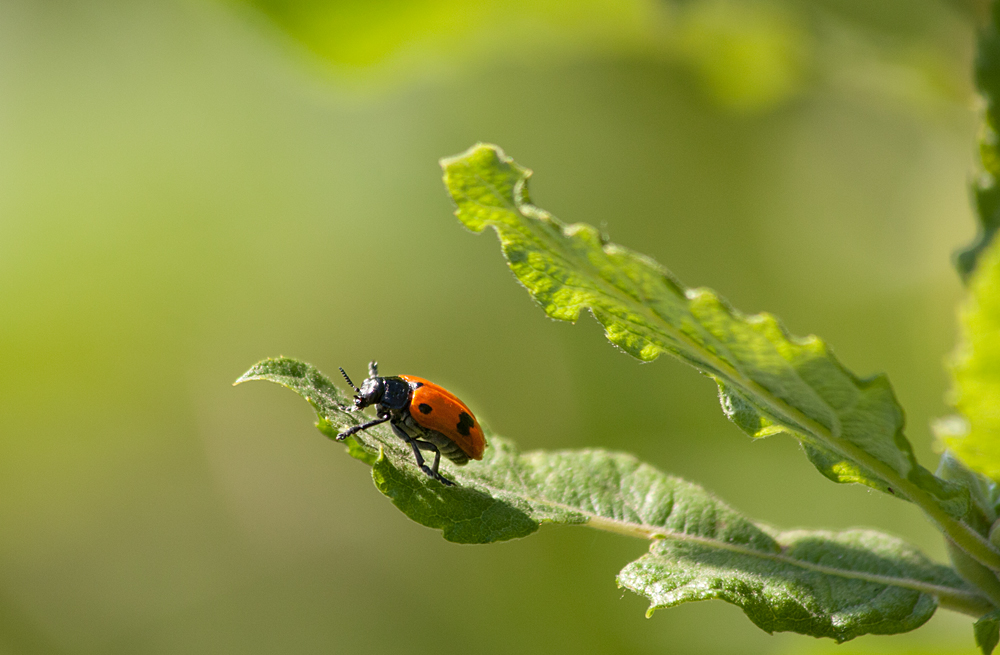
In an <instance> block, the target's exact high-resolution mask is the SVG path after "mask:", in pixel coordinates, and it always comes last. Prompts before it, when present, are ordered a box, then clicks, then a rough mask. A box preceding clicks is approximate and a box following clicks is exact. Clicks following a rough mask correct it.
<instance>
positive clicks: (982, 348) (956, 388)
mask: <svg viewBox="0 0 1000 655" xmlns="http://www.w3.org/2000/svg"><path fill="white" fill-rule="evenodd" d="M959 322H960V337H959V345H958V348H957V352H956V354H955V355H954V357H953V362H952V366H951V372H952V375H953V378H954V379H953V385H952V390H951V394H950V397H951V401H952V403H953V404H954V406H955V408H956V409H957V410H958V411H959V412H961V414H962V417H964V421H961V420H959V421H956V420H951V421H948V422H947V423H946V424H941V423H939V424H938V428H939V429H938V430H937V432H938V435H939V437H940V438H942V440H943V441H944V443H945V445H946V446H947V447H948V448H951V449H952V450H953V451H954V452H955V454H956V455H957V456H958V457H959V458H960V459H961V460H962V461H963V462H964V463H965V464H966V465H967V466H968V467H969V468H971V469H972V470H974V471H978V472H980V473H982V474H983V475H986V476H987V477H989V478H992V479H993V480H1000V411H998V409H997V408H998V407H1000V245H998V244H994V245H993V246H991V247H990V248H989V249H988V250H987V251H986V252H984V253H983V255H982V257H981V261H980V264H979V267H978V269H977V270H976V271H975V273H974V274H973V275H972V278H971V279H970V282H969V295H968V298H967V300H966V302H965V304H964V305H963V307H962V309H961V312H960V320H959ZM942 426H943V427H942Z"/></svg>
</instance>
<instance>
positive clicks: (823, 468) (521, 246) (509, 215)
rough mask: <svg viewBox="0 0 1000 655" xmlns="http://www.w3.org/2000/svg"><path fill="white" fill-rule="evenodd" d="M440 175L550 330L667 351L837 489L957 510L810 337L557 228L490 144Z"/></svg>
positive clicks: (892, 419)
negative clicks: (591, 329) (586, 314)
mask: <svg viewBox="0 0 1000 655" xmlns="http://www.w3.org/2000/svg"><path fill="white" fill-rule="evenodd" d="M441 166H442V168H443V169H444V179H445V185H446V186H447V188H448V191H449V192H450V193H451V196H452V199H453V200H454V202H455V204H456V205H457V207H458V209H457V211H456V215H457V216H458V218H459V219H460V220H461V221H462V222H463V223H464V224H465V225H466V227H468V228H469V229H470V230H472V231H474V232H481V231H482V230H483V229H485V228H486V227H493V228H494V229H495V230H496V232H497V235H498V236H499V238H500V243H501V245H502V248H503V253H504V256H505V257H506V258H507V262H508V264H509V266H510V268H511V270H512V271H513V272H514V274H515V275H516V276H517V278H518V280H520V282H521V283H522V284H523V285H524V286H525V288H526V289H527V290H528V292H529V293H530V294H531V295H532V297H534V299H535V300H536V301H537V302H538V303H539V304H540V305H541V306H542V308H543V309H544V310H545V312H546V313H547V314H548V315H549V316H551V317H552V318H556V319H560V320H565V321H575V320H576V319H577V318H579V315H580V312H581V310H584V309H589V310H590V311H591V312H592V313H593V315H594V317H595V318H596V319H597V320H598V321H600V323H601V324H602V325H603V326H604V329H605V334H606V336H607V337H608V339H609V340H610V341H611V342H612V343H613V344H615V345H616V346H618V347H620V348H621V349H622V350H624V351H625V352H627V353H628V354H630V355H632V356H633V357H636V358H638V359H641V360H643V361H650V360H653V359H656V358H657V357H658V356H659V355H661V354H663V353H667V354H670V355H673V356H675V357H677V358H679V359H681V360H682V361H685V362H687V363H688V364H691V365H692V366H694V367H696V368H697V369H698V370H700V371H701V372H702V373H704V374H706V375H708V376H709V377H711V378H712V379H714V380H715V382H716V383H717V384H718V386H719V395H720V399H721V402H722V407H723V410H724V411H725V413H726V415H727V416H728V417H729V418H730V420H732V421H733V422H734V423H736V425H738V426H739V427H740V428H741V429H742V430H743V431H745V432H746V433H747V434H749V435H750V436H752V437H765V436H770V435H772V434H776V433H779V432H784V433H787V434H790V435H792V436H794V437H795V438H797V439H799V440H800V441H801V442H802V444H803V446H804V448H805V451H806V454H807V455H808V457H809V459H810V461H812V463H813V464H814V465H815V466H816V468H818V469H819V470H820V472H821V473H823V475H825V476H826V477H828V478H830V479H831V480H833V481H835V482H858V483H861V484H865V485H868V486H870V487H873V488H875V489H879V490H881V491H884V492H887V493H891V494H894V495H896V496H899V497H902V498H906V499H908V500H912V501H914V502H917V503H918V504H919V505H921V507H923V508H924V509H925V511H927V512H928V513H929V514H931V515H932V516H933V517H934V518H935V520H937V521H938V522H939V523H947V522H948V521H949V519H950V518H961V517H962V516H964V515H965V514H966V512H967V511H968V508H969V497H968V491H967V490H966V489H964V488H963V487H962V486H961V485H960V484H954V483H949V482H946V481H944V480H941V479H939V478H937V477H935V476H934V475H933V474H932V473H931V472H930V471H928V470H927V469H925V468H923V467H922V466H920V465H919V464H918V463H917V461H916V459H915V457H914V455H913V450H912V447H911V446H910V443H909V441H907V439H906V437H905V436H904V434H903V422H904V421H903V410H902V408H901V407H900V406H899V404H898V403H897V402H896V399H895V396H894V395H893V392H892V388H891V387H890V386H889V382H888V380H887V379H886V378H885V377H884V376H876V377H872V378H868V379H859V378H858V377H857V376H855V375H854V374H853V373H851V372H850V371H848V370H847V369H846V368H844V367H843V366H842V365H841V364H840V362H838V361H837V359H836V358H835V357H834V356H833V353H832V352H831V351H830V349H829V348H828V347H827V346H826V344H825V343H823V342H822V341H821V340H820V339H818V338H817V337H815V336H810V337H806V338H799V337H793V336H790V335H788V333H787V332H786V331H785V329H784V327H783V326H782V325H781V324H780V323H779V322H778V320H777V319H775V318H774V317H773V316H771V315H769V314H756V315H753V316H746V315H744V314H741V313H740V312H738V311H736V310H735V309H733V308H732V307H730V306H729V304H728V303H727V302H726V301H725V300H723V299H722V298H720V297H719V296H718V295H716V294H715V292H713V291H711V290H709V289H689V288H687V287H685V286H684V285H683V284H681V282H680V281H678V280H677V279H676V278H675V277H674V276H673V275H672V274H671V273H670V272H669V271H667V270H666V269H664V268H663V267H661V266H660V265H659V264H657V263H656V262H655V261H653V260H652V259H650V258H648V257H646V256H644V255H640V254H638V253H635V252H632V251H630V250H628V249H626V248H623V247H622V246H619V245H616V244H613V243H610V242H608V240H607V239H606V237H604V236H603V235H602V234H601V233H600V232H599V231H598V230H596V229H595V228H593V227H591V226H589V225H585V224H582V223H577V224H573V225H564V224H563V223H561V222H560V221H559V220H557V219H556V218H554V217H553V216H551V215H550V214H549V213H548V212H546V211H544V210H542V209H539V208H538V207H536V206H534V205H532V204H531V201H530V198H529V195H528V187H527V182H528V178H529V177H530V175H531V172H530V171H529V170H527V169H525V168H523V167H521V166H519V165H518V164H516V163H515V162H514V161H513V160H512V159H510V158H509V157H507V156H506V155H504V153H503V151H501V150H500V149H499V148H498V147H496V146H492V145H482V144H481V145H478V146H475V147H473V148H471V149H470V150H468V151H467V152H465V153H463V154H461V155H457V156H455V157H452V158H449V159H444V160H442V162H441ZM953 527H954V526H953ZM955 529H956V530H958V531H962V530H964V528H962V527H961V526H957V527H955Z"/></svg>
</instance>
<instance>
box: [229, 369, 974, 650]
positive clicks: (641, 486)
mask: <svg viewBox="0 0 1000 655" xmlns="http://www.w3.org/2000/svg"><path fill="white" fill-rule="evenodd" d="M247 380H269V381H272V382H277V383H279V384H282V385H284V386H286V387H288V388H290V389H292V390H294V391H296V392H297V393H299V394H300V395H301V396H302V397H304V398H305V399H306V400H308V401H309V402H310V403H311V404H312V406H313V407H314V408H315V409H316V410H317V413H318V414H319V422H318V426H319V427H320V430H321V431H322V432H323V433H324V434H326V435H328V436H334V435H336V433H337V432H339V431H341V430H344V429H346V428H348V427H350V426H353V425H357V424H358V422H359V416H360V415H359V414H355V413H352V412H350V411H348V410H347V408H348V406H349V405H348V401H347V399H346V397H344V396H343V395H342V394H341V393H340V391H339V390H337V389H336V388H335V387H334V386H333V385H332V384H331V383H330V381H329V380H328V379H327V378H325V377H324V376H323V375H322V374H320V373H319V372H318V371H316V370H315V369H314V368H313V367H311V366H309V365H308V364H303V363H301V362H297V361H294V360H289V359H283V358H282V359H271V360H265V361H263V362H260V363H259V364H257V365H256V366H254V367H253V368H252V369H250V370H249V371H248V372H247V373H246V374H244V375H243V376H242V377H241V378H240V379H239V380H238V381H237V382H238V383H239V382H244V381H247ZM348 441H352V440H348ZM489 444H490V445H489V447H488V448H487V449H486V453H485V454H484V457H483V460H482V461H479V462H471V463H470V464H468V465H466V466H463V467H457V466H453V465H452V464H450V463H447V462H442V470H443V472H445V474H446V475H448V476H449V477H451V478H452V479H454V480H455V481H456V482H457V483H458V486H455V487H445V486H443V485H441V484H440V483H438V482H437V481H434V480H431V479H430V478H428V477H427V476H426V475H424V474H423V473H422V472H421V471H420V470H419V469H417V467H416V465H415V464H414V462H413V458H412V454H411V453H410V452H409V450H408V448H406V447H405V446H404V444H403V443H402V441H401V440H399V439H398V438H396V437H395V436H393V434H392V433H391V432H390V431H389V430H388V429H384V426H376V427H374V428H371V429H369V430H367V431H365V432H362V433H359V434H357V435H356V437H355V438H354V443H353V444H352V445H350V449H351V454H352V455H353V456H354V457H356V458H357V459H359V460H362V461H366V462H369V463H371V464H372V477H373V479H374V480H375V485H376V487H377V488H378V489H379V491H381V492H382V493H383V494H385V495H386V496H388V497H389V498H390V499H391V500H392V502H393V503H394V504H395V505H396V506H397V507H398V508H399V509H400V510H401V511H402V512H403V513H404V514H406V515H407V516H409V517H410V518H411V519H413V520H414V521H417V522H418V523H421V524H422V525H426V526H428V527H431V528H434V529H438V530H441V531H442V534H443V536H444V537H445V539H448V540H450V541H455V542H459V543H489V542H493V541H501V540H505V539H513V538H517V537H524V536H527V535H529V534H531V533H532V532H534V531H535V530H537V529H538V528H539V526H540V525H541V524H543V523H554V524H564V525H588V526H590V527H594V528H598V529H602V530H608V531H611V532H617V533H621V534H625V535H630V536H635V537H641V538H644V539H651V540H653V544H652V546H651V549H650V552H649V553H648V554H647V555H644V556H642V557H641V558H640V559H638V560H637V561H635V562H633V563H632V564H629V565H628V566H626V567H625V569H624V570H623V571H622V573H621V574H620V576H619V584H620V585H622V586H625V587H628V588H629V589H632V590H634V591H636V592H638V593H641V594H644V595H646V596H648V597H649V598H650V599H651V600H652V601H653V606H654V607H666V606H668V605H676V604H679V603H681V602H686V601H693V600H703V599H708V598H720V599H722V600H726V601H728V602H731V603H735V604H737V605H739V606H740V607H742V608H743V609H744V611H745V612H746V614H747V616H749V617H750V619H751V620H752V621H753V622H754V623H756V624H757V625H759V626H760V627H762V628H764V629H765V630H769V631H774V630H792V631H795V632H800V633H803V634H808V635H813V636H817V637H830V638H833V639H836V640H838V641H844V640H846V639H851V638H853V637H856V636H858V635H861V634H867V633H878V634H885V633H890V632H901V631H905V630H911V629H913V628H915V627H917V626H919V625H920V624H921V623H923V622H924V621H926V620H927V619H928V618H929V617H930V616H931V614H933V612H934V610H935V609H936V607H937V606H938V603H939V602H940V603H941V604H942V605H945V606H947V607H950V608H952V609H956V610H959V611H963V612H967V613H972V614H975V615H977V616H978V615H981V614H983V613H985V612H986V611H988V610H989V609H990V606H989V604H988V602H987V601H986V600H985V599H983V598H982V597H981V596H980V595H979V594H978V593H977V592H975V591H974V590H973V589H972V588H971V587H970V586H969V585H967V584H966V583H965V582H963V581H962V580H961V579H959V578H958V577H957V576H956V575H955V573H954V572H952V571H951V570H950V569H948V568H947V567H944V566H940V565H936V564H933V563H931V562H930V561H928V560H927V559H926V558H925V557H923V556H922V555H920V554H919V553H918V552H917V551H915V550H914V549H912V548H910V547H909V546H906V545H905V544H903V543H902V542H900V541H899V540H897V539H894V538H892V537H888V536H885V535H880V534H878V533H875V532H871V531H849V532H845V533H839V534H838V533H829V532H804V531H794V532H788V533H774V532H772V531H770V530H768V529H765V528H763V527H761V526H758V525H756V524H754V523H753V522H751V521H750V520H748V519H746V518H744V517H743V516H742V515H740V514H739V513H738V512H736V511H735V510H733V509H732V508H730V507H728V506H727V505H725V504H724V503H722V502H721V501H719V500H718V499H716V498H715V497H714V496H712V495H711V494H709V493H708V492H706V491H705V490H704V489H702V488H700V487H698V486H697V485H694V484H691V483H690V482H686V481H684V480H681V479H679V478H676V477H673V476H670V475H666V474H664V473H662V472H661V471H658V470H657V469H655V468H653V467H652V466H649V465H647V464H643V463H641V462H639V461H638V460H636V459H635V458H634V457H632V456H631V455H627V454H623V453H610V452H605V451H601V450H578V451H557V452H540V451H539V452H530V453H524V454H521V453H520V452H519V451H518V449H517V447H516V446H515V445H514V444H513V443H512V442H511V441H509V440H507V439H504V438H502V437H498V436H495V435H490V437H489Z"/></svg>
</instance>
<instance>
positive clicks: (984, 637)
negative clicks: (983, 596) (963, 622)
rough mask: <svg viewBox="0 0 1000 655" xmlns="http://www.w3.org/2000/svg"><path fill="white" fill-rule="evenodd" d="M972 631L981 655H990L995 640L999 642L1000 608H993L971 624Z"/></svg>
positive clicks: (995, 644) (994, 646) (995, 643)
mask: <svg viewBox="0 0 1000 655" xmlns="http://www.w3.org/2000/svg"><path fill="white" fill-rule="evenodd" d="M972 631H973V633H975V636H976V645H977V646H979V650H981V651H982V652H983V655H990V653H992V652H993V649H994V648H996V647H997V642H1000V610H993V611H992V612H990V613H989V614H987V615H986V616H983V617H982V618H980V619H979V620H978V621H976V623H975V625H973V626H972Z"/></svg>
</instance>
